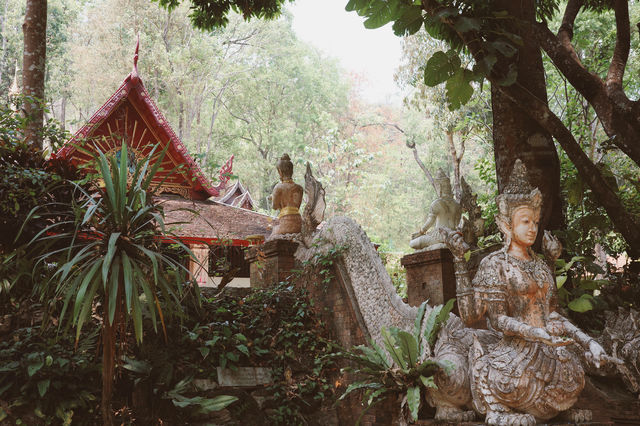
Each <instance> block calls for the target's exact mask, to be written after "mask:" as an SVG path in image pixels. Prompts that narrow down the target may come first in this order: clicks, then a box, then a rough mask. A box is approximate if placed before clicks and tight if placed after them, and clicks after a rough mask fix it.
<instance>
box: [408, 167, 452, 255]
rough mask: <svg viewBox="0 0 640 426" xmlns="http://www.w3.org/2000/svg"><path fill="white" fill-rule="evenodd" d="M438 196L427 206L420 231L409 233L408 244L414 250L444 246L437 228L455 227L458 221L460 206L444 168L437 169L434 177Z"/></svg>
mask: <svg viewBox="0 0 640 426" xmlns="http://www.w3.org/2000/svg"><path fill="white" fill-rule="evenodd" d="M435 184H436V191H437V193H438V198H437V199H436V200H435V201H434V202H433V203H431V206H430V207H429V216H428V217H427V221H426V222H425V223H424V225H422V228H420V231H418V232H416V233H414V234H413V235H411V241H410V242H409V245H410V246H411V248H413V249H415V250H420V249H426V250H435V249H439V248H445V247H446V245H445V244H444V239H443V237H442V235H441V234H440V232H438V229H439V228H441V227H442V228H449V229H455V228H456V227H457V226H458V223H459V222H460V216H461V215H462V208H461V207H460V204H458V202H457V201H456V200H454V199H453V193H452V191H451V183H450V182H449V177H448V176H447V174H446V173H445V172H444V170H442V169H440V170H438V174H437V176H436V179H435Z"/></svg>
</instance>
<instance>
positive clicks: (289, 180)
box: [282, 178, 293, 183]
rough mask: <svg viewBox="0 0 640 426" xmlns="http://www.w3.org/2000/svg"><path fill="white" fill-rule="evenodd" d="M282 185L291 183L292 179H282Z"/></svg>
mask: <svg viewBox="0 0 640 426" xmlns="http://www.w3.org/2000/svg"><path fill="white" fill-rule="evenodd" d="M282 183H293V179H291V178H284V179H282Z"/></svg>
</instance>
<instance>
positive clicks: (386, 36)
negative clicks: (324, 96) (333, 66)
mask: <svg viewBox="0 0 640 426" xmlns="http://www.w3.org/2000/svg"><path fill="white" fill-rule="evenodd" d="M346 4H347V0H296V1H295V2H294V3H292V4H289V5H288V6H287V8H288V9H289V10H290V11H291V13H292V14H293V16H294V19H293V29H294V31H295V32H296V34H297V35H298V37H299V38H300V39H301V40H304V41H306V42H308V43H311V44H313V45H314V46H316V47H318V48H319V49H321V50H323V51H324V52H326V53H327V54H328V55H330V56H333V57H336V58H338V60H339V61H340V63H341V64H342V67H343V68H344V69H345V70H347V71H351V72H355V73H357V74H361V75H363V76H364V77H365V83H364V84H363V86H362V94H363V96H364V97H365V99H367V100H369V101H372V102H387V101H390V102H394V103H396V102H399V101H400V100H401V95H400V89H399V88H398V87H397V86H396V84H395V82H394V81H393V73H394V72H395V69H396V68H397V66H398V65H399V63H400V53H401V47H400V41H401V39H400V37H396V36H395V35H394V34H393V31H392V30H391V24H387V25H385V26H384V27H382V28H378V29H375V30H368V29H366V28H365V27H364V25H363V24H362V22H363V21H364V18H361V17H360V16H358V14H357V13H355V12H347V11H345V10H344V7H345V6H346Z"/></svg>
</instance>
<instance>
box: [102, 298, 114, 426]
mask: <svg viewBox="0 0 640 426" xmlns="http://www.w3.org/2000/svg"><path fill="white" fill-rule="evenodd" d="M115 352H116V328H115V327H114V324H109V296H108V294H105V298H104V309H103V320H102V403H101V404H100V410H101V412H102V424H103V425H104V426H111V425H113V412H112V411H111V397H112V395H113V373H114V366H115V361H116V359H115Z"/></svg>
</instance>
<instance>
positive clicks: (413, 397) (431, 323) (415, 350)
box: [338, 299, 455, 425]
mask: <svg viewBox="0 0 640 426" xmlns="http://www.w3.org/2000/svg"><path fill="white" fill-rule="evenodd" d="M454 302H455V299H451V300H449V301H448V302H447V303H446V304H445V305H438V306H435V307H434V308H433V309H432V310H431V312H430V313H429V316H428V317H427V319H426V320H425V322H424V325H423V319H424V314H425V311H426V307H427V302H424V303H422V305H420V308H419V309H418V315H417V316H416V319H415V324H414V330H413V333H408V332H406V331H404V330H401V329H399V328H397V327H389V328H388V329H387V328H383V329H382V330H381V333H382V339H383V343H384V347H385V349H386V352H385V350H383V349H382V348H381V347H380V346H379V345H378V344H377V343H376V342H374V341H370V342H369V344H370V346H365V345H359V346H355V347H354V348H353V349H351V350H350V351H348V352H342V353H340V354H338V356H341V357H343V358H346V359H349V360H351V361H353V362H354V363H355V364H356V366H355V367H346V368H344V369H343V371H348V372H352V373H354V374H355V376H356V377H358V378H359V380H358V381H356V382H354V383H351V384H350V385H349V386H348V387H347V389H346V390H345V392H344V394H342V396H341V397H340V400H342V399H344V398H345V397H346V396H347V395H349V394H350V393H351V392H354V391H357V390H359V391H362V403H363V404H364V405H365V409H364V410H363V411H362V413H361V414H360V417H359V418H358V421H357V422H356V425H358V424H359V423H360V420H361V419H362V416H364V414H365V413H366V412H367V411H368V410H369V409H370V408H371V407H373V406H374V405H376V404H378V403H379V402H381V401H384V400H385V399H387V398H389V397H398V396H402V399H401V405H400V413H401V416H400V417H401V418H400V419H399V420H401V421H402V422H406V418H405V416H404V415H403V414H402V413H403V409H404V408H405V406H407V407H408V408H409V415H410V418H411V419H412V420H413V421H415V420H417V419H418V411H419V410H420V403H421V401H422V398H421V389H424V390H426V389H427V388H436V384H435V382H434V379H433V375H434V374H435V373H436V372H437V371H438V370H439V369H445V370H447V369H450V368H455V367H454V366H452V365H448V364H443V363H442V362H439V361H436V360H433V359H430V358H429V357H428V355H429V354H430V351H429V350H428V349H427V345H428V347H429V348H433V345H434V344H435V341H436V338H437V336H438V331H439V330H440V327H441V326H442V325H443V324H444V323H446V321H447V319H449V312H451V309H452V308H453V303H454Z"/></svg>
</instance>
